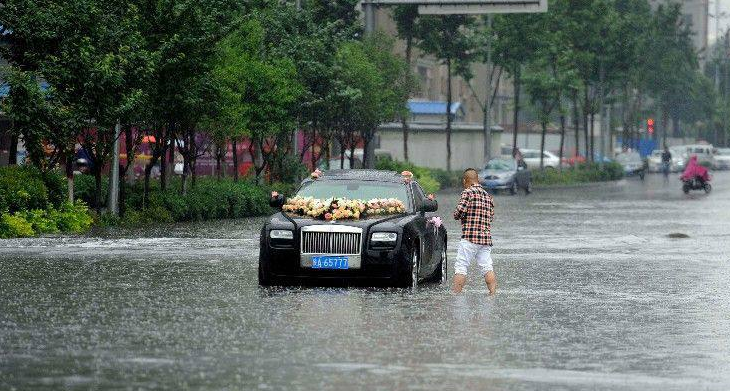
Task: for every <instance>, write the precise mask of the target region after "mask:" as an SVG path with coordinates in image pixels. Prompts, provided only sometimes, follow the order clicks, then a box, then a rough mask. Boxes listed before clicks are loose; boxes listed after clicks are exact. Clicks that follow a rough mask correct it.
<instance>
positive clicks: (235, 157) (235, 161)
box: [231, 138, 238, 182]
mask: <svg viewBox="0 0 730 391" xmlns="http://www.w3.org/2000/svg"><path fill="white" fill-rule="evenodd" d="M231 148H232V149H233V182H238V140H237V139H235V138H234V139H233V140H232V145H231Z"/></svg>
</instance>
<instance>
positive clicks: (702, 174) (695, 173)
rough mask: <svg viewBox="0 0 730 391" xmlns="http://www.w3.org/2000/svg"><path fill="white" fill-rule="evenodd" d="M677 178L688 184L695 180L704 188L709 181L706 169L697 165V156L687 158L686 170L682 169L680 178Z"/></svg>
mask: <svg viewBox="0 0 730 391" xmlns="http://www.w3.org/2000/svg"><path fill="white" fill-rule="evenodd" d="M679 178H680V179H681V180H682V181H684V182H690V181H692V180H693V179H697V180H699V181H700V184H701V185H702V186H704V185H705V184H706V183H707V182H709V181H710V173H709V172H708V171H707V168H705V167H703V166H701V165H700V164H699V163H697V155H692V157H690V158H689V163H687V168H685V169H684V172H683V173H682V176H681V177H679Z"/></svg>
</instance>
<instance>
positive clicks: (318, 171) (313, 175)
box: [311, 168, 322, 179]
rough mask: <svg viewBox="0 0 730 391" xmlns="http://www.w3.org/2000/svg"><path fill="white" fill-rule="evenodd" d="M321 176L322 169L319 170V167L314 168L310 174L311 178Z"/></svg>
mask: <svg viewBox="0 0 730 391" xmlns="http://www.w3.org/2000/svg"><path fill="white" fill-rule="evenodd" d="M321 176H322V171H320V170H319V168H318V169H316V170H314V171H313V172H312V174H311V177H312V179H318V178H319V177H321Z"/></svg>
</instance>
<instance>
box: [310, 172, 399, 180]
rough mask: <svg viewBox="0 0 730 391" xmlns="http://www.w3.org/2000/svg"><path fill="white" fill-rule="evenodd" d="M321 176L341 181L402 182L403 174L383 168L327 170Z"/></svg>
mask: <svg viewBox="0 0 730 391" xmlns="http://www.w3.org/2000/svg"><path fill="white" fill-rule="evenodd" d="M321 178H322V179H329V180H343V181H347V180H350V181H353V180H355V181H374V182H389V183H402V182H403V176H402V175H401V174H399V173H397V172H395V171H384V170H358V169H355V170H327V171H324V172H323V173H322V176H321Z"/></svg>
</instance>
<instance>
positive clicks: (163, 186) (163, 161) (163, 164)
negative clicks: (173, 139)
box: [155, 141, 175, 191]
mask: <svg viewBox="0 0 730 391" xmlns="http://www.w3.org/2000/svg"><path fill="white" fill-rule="evenodd" d="M164 143H165V144H164V145H163V146H162V153H161V156H160V157H159V159H160V190H162V191H165V190H167V162H168V159H167V154H168V152H169V153H172V154H174V151H175V145H174V144H171V145H170V146H167V145H166V144H167V141H165V142H164ZM168 149H169V150H170V151H168ZM155 163H156V162H155ZM173 169H174V166H173Z"/></svg>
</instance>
